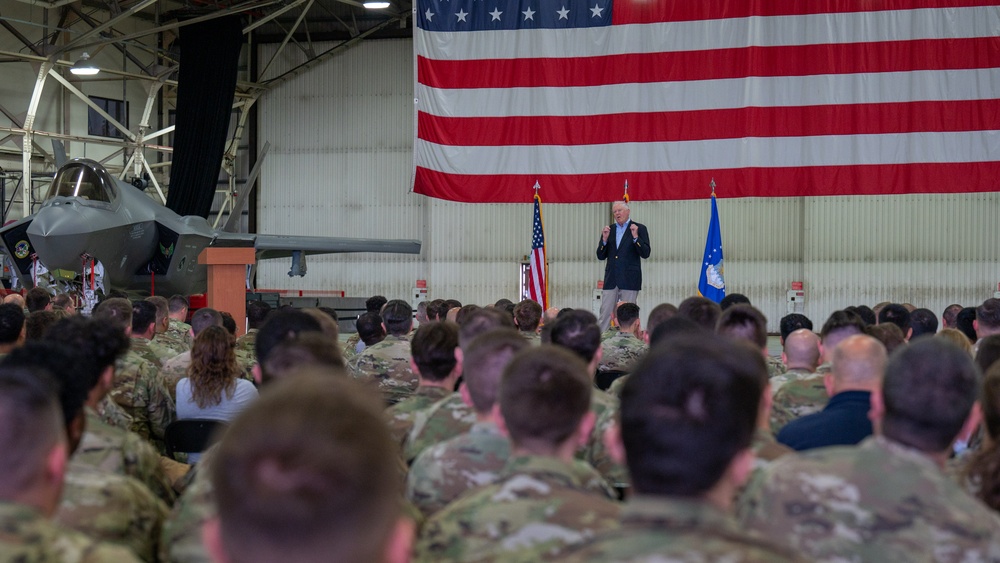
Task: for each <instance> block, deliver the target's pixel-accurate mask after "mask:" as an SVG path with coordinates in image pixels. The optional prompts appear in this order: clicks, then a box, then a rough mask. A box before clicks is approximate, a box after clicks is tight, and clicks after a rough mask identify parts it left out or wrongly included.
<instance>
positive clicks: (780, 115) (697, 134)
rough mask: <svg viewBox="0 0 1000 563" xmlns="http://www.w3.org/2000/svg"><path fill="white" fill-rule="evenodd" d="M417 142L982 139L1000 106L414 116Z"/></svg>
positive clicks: (980, 103) (998, 114) (998, 116)
mask: <svg viewBox="0 0 1000 563" xmlns="http://www.w3.org/2000/svg"><path fill="white" fill-rule="evenodd" d="M417 120H418V125H417V126H418V130H419V131H420V138H421V139H424V140H426V141H429V142H432V143H437V144H441V145H460V146H504V145H532V146H534V145H600V144H610V143H631V142H669V141H697V140H704V139H739V138H743V137H806V136H813V135H864V134H884V133H914V132H923V131H988V130H990V129H992V128H995V127H996V126H997V124H998V123H1000V100H973V101H960V102H909V103H887V104H856V105H837V106H806V107H767V108H762V107H750V108H738V109H720V110H701V111H683V112H662V113H622V114H606V115H588V116H539V117H438V116H434V115H430V114H427V113H424V112H419V113H418V115H417Z"/></svg>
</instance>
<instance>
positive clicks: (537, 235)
mask: <svg viewBox="0 0 1000 563" xmlns="http://www.w3.org/2000/svg"><path fill="white" fill-rule="evenodd" d="M537 248H545V233H544V232H543V231H542V206H541V202H540V201H538V198H537V197H536V198H535V220H534V223H533V226H532V232H531V249H532V250H535V249H537Z"/></svg>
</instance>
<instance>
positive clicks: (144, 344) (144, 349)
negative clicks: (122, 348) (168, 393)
mask: <svg viewBox="0 0 1000 563" xmlns="http://www.w3.org/2000/svg"><path fill="white" fill-rule="evenodd" d="M150 342H151V341H150V340H147V339H145V338H143V337H141V336H133V337H131V338H129V346H128V347H129V350H131V351H132V352H135V353H136V354H138V355H139V356H140V357H141V358H142V359H144V360H146V361H148V362H149V363H151V364H153V365H154V366H156V368H157V369H159V368H160V366H162V365H163V360H162V359H161V358H160V357H159V356H157V355H156V352H154V351H153V348H152V347H151V346H150V345H149V344H150Z"/></svg>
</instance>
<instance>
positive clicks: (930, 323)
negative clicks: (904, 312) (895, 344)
mask: <svg viewBox="0 0 1000 563" xmlns="http://www.w3.org/2000/svg"><path fill="white" fill-rule="evenodd" d="M910 328H912V329H913V334H911V335H910V339H911V340H912V339H914V338H916V337H918V336H923V335H925V334H926V335H930V336H934V333H936V332H937V329H938V320H937V316H936V315H935V314H934V311H931V310H930V309H914V311H913V312H912V313H910Z"/></svg>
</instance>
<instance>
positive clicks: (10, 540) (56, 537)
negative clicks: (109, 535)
mask: <svg viewBox="0 0 1000 563" xmlns="http://www.w3.org/2000/svg"><path fill="white" fill-rule="evenodd" d="M0 561H9V562H12V563H13V562H25V563H27V562H38V563H49V562H51V563H106V562H109V561H113V562H115V563H129V562H138V561H139V559H138V558H137V557H136V556H135V554H133V553H132V552H131V551H129V550H128V549H126V548H124V547H121V546H117V545H112V544H107V543H102V542H97V541H96V540H93V539H91V538H88V537H87V536H85V535H83V534H81V533H79V532H75V531H73V530H69V529H66V528H64V527H62V526H59V525H57V524H54V523H52V522H50V521H49V520H48V519H46V518H45V517H44V516H42V514H41V513H40V512H38V511H37V510H36V509H34V508H31V507H29V506H25V505H21V504H14V503H10V502H6V501H2V500H0Z"/></svg>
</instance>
